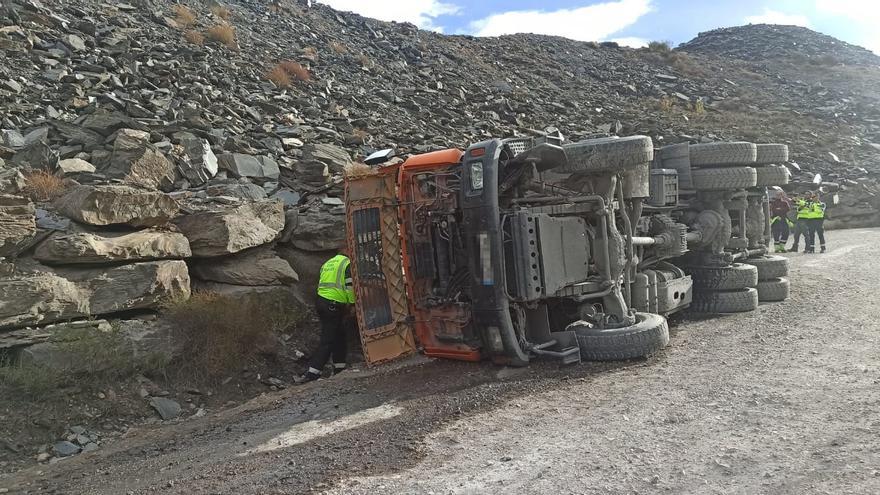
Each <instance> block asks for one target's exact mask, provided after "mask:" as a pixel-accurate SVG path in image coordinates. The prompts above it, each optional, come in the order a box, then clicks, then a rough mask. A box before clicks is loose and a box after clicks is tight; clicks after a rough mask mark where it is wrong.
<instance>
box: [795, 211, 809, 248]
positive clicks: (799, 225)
mask: <svg viewBox="0 0 880 495" xmlns="http://www.w3.org/2000/svg"><path fill="white" fill-rule="evenodd" d="M792 235H794V243H793V244H792V245H791V248H792V249H794V250H796V249H797V247H798V242H799V241H800V240H801V236H804V239H806V238H807V219H806V218H798V219H797V220H795V221H794V232H793V233H792ZM804 242H805V243H806V242H807V241H806V240H805V241H804Z"/></svg>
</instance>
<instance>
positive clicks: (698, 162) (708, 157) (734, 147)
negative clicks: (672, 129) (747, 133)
mask: <svg viewBox="0 0 880 495" xmlns="http://www.w3.org/2000/svg"><path fill="white" fill-rule="evenodd" d="M690 155H691V165H692V166H694V167H701V166H702V167H727V166H737V165H753V164H754V163H755V159H756V158H757V157H758V148H757V146H755V143H747V142H745V141H737V142H732V143H706V144H692V145H691V146H690Z"/></svg>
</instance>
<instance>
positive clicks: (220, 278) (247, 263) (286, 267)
mask: <svg viewBox="0 0 880 495" xmlns="http://www.w3.org/2000/svg"><path fill="white" fill-rule="evenodd" d="M190 266H191V267H192V271H193V274H194V275H195V276H197V277H198V278H200V279H201V280H207V281H211V282H219V283H224V284H233V285H287V284H292V283H294V282H297V281H298V280H299V276H298V275H297V274H296V272H295V271H294V270H293V268H292V267H291V266H290V263H288V262H287V261H285V260H283V259H281V258H279V257H278V255H277V254H275V251H274V250H273V249H271V248H269V247H265V246H261V247H257V248H253V249H248V250H246V251H242V252H241V253H238V254H235V255H232V256H225V257H222V258H211V259H209V260H202V261H195V262H193V263H192V264H191V265H190Z"/></svg>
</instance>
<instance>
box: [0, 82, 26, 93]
mask: <svg viewBox="0 0 880 495" xmlns="http://www.w3.org/2000/svg"><path fill="white" fill-rule="evenodd" d="M0 87H3V88H6V89H8V90H9V91H12V92H13V93H21V89H22V88H21V84H19V83H17V82H16V81H13V80H12V79H0Z"/></svg>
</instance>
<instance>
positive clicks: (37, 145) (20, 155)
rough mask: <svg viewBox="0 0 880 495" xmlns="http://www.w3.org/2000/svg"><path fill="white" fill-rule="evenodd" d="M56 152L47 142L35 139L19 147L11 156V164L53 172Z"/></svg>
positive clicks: (56, 158)
mask: <svg viewBox="0 0 880 495" xmlns="http://www.w3.org/2000/svg"><path fill="white" fill-rule="evenodd" d="M58 160H59V157H58V152H57V151H55V150H53V149H52V148H51V147H49V145H48V144H46V143H44V142H42V141H37V142H34V143H31V144H29V145H27V146H25V147H24V148H21V149H20V150H19V151H18V152H17V153H16V154H15V156H13V157H12V164H13V165H17V166H20V167H28V168H32V169H34V170H45V171H48V172H53V171H54V170H55V168H56V167H57V166H58Z"/></svg>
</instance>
